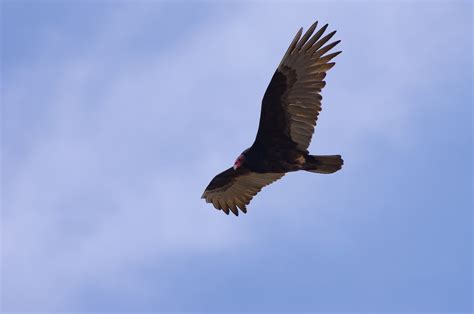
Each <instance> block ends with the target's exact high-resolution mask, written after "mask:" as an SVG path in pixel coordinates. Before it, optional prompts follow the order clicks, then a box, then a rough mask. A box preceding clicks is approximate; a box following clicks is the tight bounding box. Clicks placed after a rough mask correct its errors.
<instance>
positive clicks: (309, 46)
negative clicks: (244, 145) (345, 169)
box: [202, 22, 343, 215]
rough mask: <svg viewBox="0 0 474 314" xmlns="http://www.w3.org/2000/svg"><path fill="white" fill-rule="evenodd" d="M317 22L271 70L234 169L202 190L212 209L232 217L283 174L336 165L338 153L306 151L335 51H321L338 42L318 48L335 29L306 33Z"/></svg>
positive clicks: (325, 169)
mask: <svg viewBox="0 0 474 314" xmlns="http://www.w3.org/2000/svg"><path fill="white" fill-rule="evenodd" d="M316 25H317V22H316V23H315V24H313V25H312V26H311V27H310V28H309V30H308V31H307V32H306V33H305V35H304V36H303V37H302V38H301V39H300V37H301V34H302V29H300V30H299V32H298V33H297V34H296V36H295V38H294V39H293V41H292V43H291V45H290V47H289V48H288V51H287V52H286V53H285V55H284V57H283V59H282V61H281V63H280V65H279V66H278V68H277V70H276V71H275V74H274V75H273V77H272V80H271V81H270V84H269V86H268V88H267V90H266V92H265V95H264V97H263V101H262V109H261V114H260V123H259V128H258V132H257V136H256V138H255V141H254V143H253V144H252V146H251V147H249V148H248V149H246V150H245V151H244V152H243V153H242V154H241V155H240V156H239V157H238V158H237V160H236V162H235V163H234V166H233V167H231V168H229V169H227V170H225V171H223V172H222V173H220V174H218V175H217V176H216V177H214V179H213V180H212V181H211V183H210V184H209V185H208V187H207V188H206V190H205V191H204V193H203V195H202V198H204V199H206V201H207V202H209V203H212V204H213V205H214V207H215V208H216V209H221V210H223V211H224V212H225V213H226V214H228V213H229V210H230V211H232V212H233V213H234V214H235V215H238V208H240V209H241V210H242V211H243V212H246V205H248V204H249V202H250V200H251V199H252V197H253V196H254V195H255V194H257V193H258V192H259V191H260V190H261V189H262V188H263V187H264V186H266V185H268V184H270V183H272V182H274V181H276V180H278V179H280V178H281V177H283V176H284V175H285V173H287V172H292V171H298V170H306V171H310V172H316V173H333V172H335V171H337V170H339V169H341V167H342V164H343V161H342V158H341V156H339V155H331V156H313V155H310V154H309V153H308V150H307V148H308V146H309V144H310V141H311V138H312V134H313V132H314V126H315V125H316V120H317V117H318V114H319V112H320V111H321V100H322V97H321V95H320V92H321V89H322V88H323V87H324V85H325V82H324V81H323V79H324V77H325V76H326V72H327V71H328V70H329V69H330V68H332V67H333V66H334V64H335V63H333V62H329V61H330V60H331V59H332V58H334V57H335V56H337V55H338V54H339V53H340V51H339V52H335V53H331V54H327V55H325V53H327V52H328V51H329V50H331V49H332V48H333V47H334V46H336V45H337V44H338V43H339V41H336V42H333V43H331V44H328V45H326V46H324V47H323V45H324V44H325V43H326V42H327V41H328V40H329V39H330V38H331V37H332V36H333V35H334V34H335V32H332V33H330V34H328V35H326V36H325V37H323V38H321V36H322V34H323V33H324V31H325V30H326V28H327V25H325V26H323V27H322V28H321V29H320V30H319V31H318V32H316V33H315V34H314V35H313V36H311V35H312V33H313V31H314V30H315V28H316Z"/></svg>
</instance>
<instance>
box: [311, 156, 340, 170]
mask: <svg viewBox="0 0 474 314" xmlns="http://www.w3.org/2000/svg"><path fill="white" fill-rule="evenodd" d="M343 164H344V160H342V158H341V155H328V156H312V155H310V156H307V157H306V163H305V165H304V168H303V169H304V170H306V171H310V172H315V173H334V172H336V171H338V170H339V169H341V168H342V165H343Z"/></svg>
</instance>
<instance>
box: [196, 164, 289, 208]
mask: <svg viewBox="0 0 474 314" xmlns="http://www.w3.org/2000/svg"><path fill="white" fill-rule="evenodd" d="M284 175H285V174H284V173H257V172H252V171H250V170H249V169H247V168H245V167H240V168H238V169H237V170H234V169H233V168H229V169H227V170H225V171H223V172H221V173H220V174H218V175H217V176H215V177H214V179H212V181H211V183H209V185H208V186H207V188H206V190H205V191H204V193H203V194H202V197H201V198H204V199H206V202H208V203H212V204H213V205H214V207H215V208H216V209H219V210H221V209H222V210H223V211H224V212H225V213H226V214H229V209H230V210H231V211H232V212H233V213H234V214H235V215H236V216H238V215H239V211H238V209H237V208H239V209H240V210H241V211H242V212H244V213H246V212H247V208H246V207H245V205H248V204H249V203H250V200H251V199H252V198H253V197H254V196H255V195H256V194H257V193H258V192H260V190H261V189H262V188H263V187H264V186H266V185H269V184H270V183H272V182H274V181H276V180H278V179H280V178H281V177H283V176H284Z"/></svg>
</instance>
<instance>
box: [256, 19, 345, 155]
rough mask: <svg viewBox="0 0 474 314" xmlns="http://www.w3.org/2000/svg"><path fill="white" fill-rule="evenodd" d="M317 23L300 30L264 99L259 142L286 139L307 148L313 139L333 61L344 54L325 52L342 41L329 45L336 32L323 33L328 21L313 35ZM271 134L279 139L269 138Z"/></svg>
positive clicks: (264, 142) (257, 140)
mask: <svg viewBox="0 0 474 314" xmlns="http://www.w3.org/2000/svg"><path fill="white" fill-rule="evenodd" d="M316 26H317V22H316V23H314V24H313V25H311V27H310V28H309V29H308V30H307V31H306V33H305V34H304V35H303V37H301V34H302V29H300V30H299V31H298V33H297V34H296V36H295V37H294V39H293V41H292V42H291V44H290V46H289V48H288V50H287V52H286V53H285V55H284V56H283V59H282V61H281V63H280V65H279V66H278V68H277V70H276V72H275V74H274V75H273V77H272V80H271V82H270V84H269V86H268V88H267V91H266V92H265V96H264V98H263V101H262V112H261V115H260V124H259V128H258V132H257V138H256V140H255V141H256V142H257V143H259V144H260V145H263V146H265V145H275V143H277V144H279V145H282V141H286V144H289V145H293V146H294V147H296V148H298V149H300V150H303V151H305V150H307V148H308V146H309V144H310V142H311V138H312V135H313V133H314V127H315V126H316V122H317V118H318V115H319V112H320V111H321V101H322V96H321V94H320V92H321V90H322V89H323V88H324V86H325V85H326V82H325V81H324V78H325V77H326V72H327V71H329V70H330V69H331V68H332V67H333V66H334V65H335V63H334V62H331V60H332V59H334V58H335V57H336V56H337V55H339V54H340V53H341V51H337V52H332V53H329V54H326V53H328V52H329V51H330V50H331V49H332V48H334V47H335V46H336V45H337V44H338V43H339V42H340V41H339V40H338V41H334V42H332V43H329V44H327V45H326V43H327V42H329V41H330V40H331V38H332V37H333V36H334V34H336V31H333V32H331V33H329V34H327V35H325V36H323V35H324V33H325V31H326V29H327V27H328V25H327V24H326V25H324V26H323V27H321V28H320V29H319V30H318V31H317V32H316V33H315V34H314V35H312V33H313V32H314V31H315V30H316ZM270 137H271V138H278V139H279V140H280V142H278V141H274V140H269V138H270ZM267 143H271V144H267Z"/></svg>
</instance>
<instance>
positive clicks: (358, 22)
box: [1, 1, 473, 312]
mask: <svg viewBox="0 0 474 314" xmlns="http://www.w3.org/2000/svg"><path fill="white" fill-rule="evenodd" d="M1 8H2V13H1V14H2V18H1V20H2V22H1V23H2V37H1V39H2V48H1V52H2V61H1V73H2V74H1V97H2V106H1V121H2V122H1V133H2V145H1V147H2V150H1V153H2V167H1V170H2V171H1V174H2V186H1V192H2V193H1V194H2V198H1V200H2V211H1V230H2V231H1V236H2V241H1V243H2V247H1V249H2V250H1V254H2V263H1V266H2V267H1V301H2V302H1V309H2V312H15V311H38V312H48V311H66V312H67V311H75V312H85V311H95V312H105V311H110V312H116V311H149V312H159V311H200V312H209V311H217V312H222V311H256V312H259V311H288V312H295V311H308V312H309V311H311V312H328V311H340V312H355V311H358V312H370V311H371V312H435V311H436V312H472V303H471V302H472V301H471V299H472V280H473V276H472V247H473V243H472V239H473V234H472V224H473V220H472V207H473V206H472V205H473V199H472V188H473V187H472V176H473V168H472V160H473V156H472V152H473V151H472V140H473V130H472V117H473V113H472V83H473V77H472V69H473V64H472V36H473V34H472V29H473V24H472V12H473V11H472V9H473V8H472V3H471V2H469V1H457V2H456V1H453V2H449V3H443V2H428V1H419V2H405V1H386V2H375V1H367V2H364V1H357V2H350V1H344V2H339V1H335V2H314V3H312V2H291V3H290V2H276V3H270V2H233V3H230V4H224V3H222V4H220V3H218V2H212V1H210V2H178V3H172V2H154V1H131V2H110V1H104V2H92V1H76V2H67V3H66V2H61V1H51V2H47V1H38V2H29V1H3V2H2V4H1ZM315 20H319V21H320V22H321V23H329V24H330V29H337V30H338V33H337V35H336V37H337V38H338V39H341V40H342V43H341V44H340V47H341V49H342V50H343V51H344V52H343V54H341V55H340V56H338V57H337V59H336V61H337V65H336V67H335V68H333V70H331V71H330V73H329V75H328V77H327V80H326V81H327V86H326V88H325V89H324V91H323V112H322V113H321V115H320V119H319V122H318V126H317V129H316V132H315V135H314V137H313V141H312V144H311V146H310V151H311V152H313V153H314V154H337V153H340V154H342V155H343V157H344V160H345V165H344V168H343V169H342V171H339V172H337V173H336V174H333V175H316V174H311V173H293V174H290V175H287V176H286V177H285V178H284V179H283V180H280V181H278V182H277V183H275V184H273V185H271V186H269V187H267V188H265V189H264V190H263V191H262V192H261V193H260V194H259V195H258V196H257V197H256V198H255V199H254V200H253V201H252V203H251V205H250V207H249V213H248V214H247V215H241V216H239V217H232V216H225V215H223V214H222V213H221V212H217V211H216V210H214V209H213V207H212V206H210V205H209V204H206V203H204V202H203V200H201V199H200V196H201V194H202V192H203V189H204V188H205V186H206V185H207V184H208V182H209V180H210V179H211V178H212V177H213V176H214V175H215V174H216V173H218V172H220V171H221V170H223V169H225V168H227V167H229V166H230V165H231V164H232V163H233V161H234V159H235V157H236V156H238V155H239V154H240V152H241V151H242V150H243V149H245V148H246V147H248V146H249V145H250V144H251V143H252V141H253V139H254V136H255V133H256V129H257V124H258V119H259V113H260V101H261V98H262V96H263V93H264V91H265V88H266V86H267V84H268V82H269V80H270V77H271V75H272V74H273V72H274V70H275V68H276V66H277V65H278V63H279V62H280V60H281V57H282V56H283V53H284V52H285V50H286V48H287V47H288V45H289V43H290V41H291V39H292V38H293V36H294V34H295V32H296V31H297V30H298V28H299V27H301V26H303V27H305V29H306V28H307V27H309V25H311V24H312V23H313V22H314V21H315Z"/></svg>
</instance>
